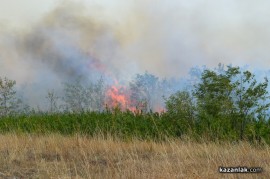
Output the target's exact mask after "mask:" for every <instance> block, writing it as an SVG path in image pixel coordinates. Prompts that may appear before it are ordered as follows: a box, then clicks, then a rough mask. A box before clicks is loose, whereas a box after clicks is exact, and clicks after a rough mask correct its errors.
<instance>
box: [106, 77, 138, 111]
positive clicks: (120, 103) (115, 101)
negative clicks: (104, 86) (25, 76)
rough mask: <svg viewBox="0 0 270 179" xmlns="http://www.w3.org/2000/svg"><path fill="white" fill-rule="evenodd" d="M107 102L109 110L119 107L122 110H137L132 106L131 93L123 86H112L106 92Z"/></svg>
mask: <svg viewBox="0 0 270 179" xmlns="http://www.w3.org/2000/svg"><path fill="white" fill-rule="evenodd" d="M106 96H107V100H106V105H107V107H109V108H115V107H119V108H120V109H121V110H130V111H133V112H134V111H135V108H134V107H132V105H131V100H130V94H129V91H128V90H127V89H126V88H125V87H123V86H121V85H118V83H117V82H116V85H113V86H111V87H110V88H109V89H108V90H107V92H106Z"/></svg>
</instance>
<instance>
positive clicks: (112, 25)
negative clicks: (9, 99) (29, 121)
mask: <svg viewBox="0 0 270 179" xmlns="http://www.w3.org/2000/svg"><path fill="white" fill-rule="evenodd" d="M268 5H269V2H268V1H266V0H262V1H260V2H254V1H251V0H248V1H242V0H240V1H233V0H221V1H218V2H213V1H210V0H206V1H201V0H193V1H188V0H183V1H161V0H157V1H153V0H148V1H143V0H138V1H123V0H117V1H115V2H114V3H113V4H112V3H111V2H110V1H107V0H103V1H91V2H89V1H77V2H75V1H68V2H62V3H58V5H57V6H55V7H54V8H53V9H51V10H50V11H49V12H48V13H46V14H44V15H43V16H42V17H40V18H39V19H38V20H36V21H35V22H33V23H30V24H27V25H25V26H23V27H22V28H19V27H16V29H15V28H12V27H8V26H5V24H4V23H3V22H2V23H0V24H1V31H0V76H8V77H9V78H11V79H15V80H16V81H17V83H18V85H19V86H22V85H24V84H29V86H31V87H25V88H24V89H27V90H24V93H26V95H27V96H32V97H31V99H30V97H29V100H30V101H32V103H33V104H36V103H35V101H36V99H40V97H38V96H44V95H45V94H46V91H47V90H48V89H59V91H60V90H61V83H62V82H73V81H75V80H76V79H78V78H81V79H82V80H84V81H89V80H90V81H95V80H97V79H99V78H100V77H101V76H103V77H104V78H105V79H106V80H112V79H117V80H120V81H128V80H130V79H131V78H132V77H133V76H134V75H135V74H136V73H142V72H144V71H149V72H150V73H153V74H155V75H157V76H160V77H176V78H179V77H184V76H186V75H187V74H188V72H189V69H190V68H191V67H193V66H202V65H206V66H209V67H214V66H216V65H217V64H218V63H219V62H221V63H225V64H231V63H232V64H233V65H240V66H242V65H246V64H248V65H250V66H254V68H260V69H265V67H267V65H269V60H268V59H269V57H270V56H269V54H268V49H267V47H269V45H270V44H269V43H270V35H269V33H268V29H269V25H268V24H270V23H269V21H270V19H269V18H267V17H268V16H269V15H270V12H269V11H268V9H267V7H268ZM33 15H34V14H33ZM27 22H29V21H27ZM33 93H35V95H36V96H33Z"/></svg>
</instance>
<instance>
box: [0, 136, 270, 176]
mask: <svg viewBox="0 0 270 179" xmlns="http://www.w3.org/2000/svg"><path fill="white" fill-rule="evenodd" d="M0 141H1V145H0V172H1V173H0V177H1V178H14V177H15V178H269V177H270V166H269V163H270V157H269V156H270V148H269V147H255V146H251V145H250V144H248V143H238V144H229V143H224V144H215V143H206V142H205V143H197V142H191V141H190V140H188V139H186V140H183V141H180V140H169V141H166V142H153V141H139V140H132V141H122V140H120V139H115V138H112V137H111V138H110V137H107V138H104V137H102V136H96V137H91V138H89V137H85V136H79V135H74V136H63V135H57V134H50V135H42V136H38V135H26V134H21V135H18V134H5V135H0ZM219 166H248V167H263V172H262V173H260V174H220V173H218V167H219Z"/></svg>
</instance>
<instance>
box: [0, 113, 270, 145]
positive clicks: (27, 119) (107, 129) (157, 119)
mask: <svg viewBox="0 0 270 179" xmlns="http://www.w3.org/2000/svg"><path fill="white" fill-rule="evenodd" d="M184 124H185V123H183V121H182V120H181V119H178V118H177V119H176V118H171V117H170V116H168V114H167V113H163V114H158V113H146V114H143V113H136V114H134V113H132V112H129V111H126V112H121V111H119V110H113V111H104V112H83V113H56V114H49V113H33V114H30V115H18V116H7V117H2V118H1V119H0V133H2V134H6V133H29V134H51V133H57V134H62V135H74V134H81V135H86V136H94V135H96V134H101V135H103V136H105V137H106V136H115V137H117V138H122V139H124V140H126V139H127V140H129V139H133V138H136V139H142V140H164V139H167V138H179V137H189V138H190V139H194V140H196V141H200V140H203V141H205V140H207V141H235V140H237V137H236V131H233V130H232V129H230V128H228V129H227V125H222V123H220V124H219V125H218V128H217V129H218V130H216V129H215V130H214V128H206V127H201V125H200V124H198V125H195V126H192V127H187V126H186V127H183V126H185V125H184ZM261 126H262V127H263V128H262V127H261V128H259V129H260V130H258V129H257V128H258V127H256V125H255V124H254V123H253V124H251V125H249V126H247V130H246V132H245V135H246V140H248V141H250V142H254V140H257V139H258V138H259V139H260V140H259V141H265V142H267V143H270V127H269V123H267V124H263V125H261ZM226 130H227V131H226ZM224 131H225V132H224ZM255 137H256V138H255ZM261 139H262V140H261Z"/></svg>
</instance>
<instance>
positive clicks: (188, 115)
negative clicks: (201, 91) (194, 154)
mask: <svg viewBox="0 0 270 179" xmlns="http://www.w3.org/2000/svg"><path fill="white" fill-rule="evenodd" d="M165 103H166V109H167V113H166V114H167V115H168V117H169V119H170V120H173V121H174V122H175V124H176V125H177V126H178V127H179V128H180V131H181V133H183V132H186V130H188V129H192V128H193V127H194V124H195V112H196V108H195V104H194V101H193V100H192V97H191V95H190V93H189V92H187V91H178V92H176V93H175V94H173V95H171V96H170V97H169V98H168V99H166V102H165Z"/></svg>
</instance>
